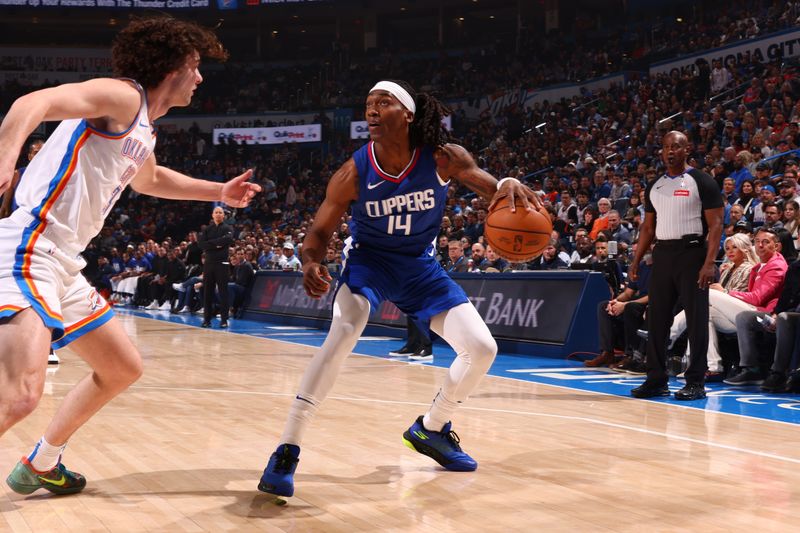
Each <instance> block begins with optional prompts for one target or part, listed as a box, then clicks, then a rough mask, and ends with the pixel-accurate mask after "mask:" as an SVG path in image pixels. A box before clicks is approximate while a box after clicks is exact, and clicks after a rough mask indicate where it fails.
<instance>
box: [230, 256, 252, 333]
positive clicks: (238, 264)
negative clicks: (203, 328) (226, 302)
mask: <svg viewBox="0 0 800 533" xmlns="http://www.w3.org/2000/svg"><path fill="white" fill-rule="evenodd" d="M233 260H234V267H233V281H232V282H231V283H228V289H230V291H231V293H233V298H232V300H233V302H232V303H233V306H232V307H233V316H234V317H236V318H238V317H239V314H240V312H241V307H242V304H243V303H244V298H245V296H246V295H247V288H248V287H250V284H251V283H252V281H253V278H254V277H255V276H256V272H255V269H254V268H253V265H252V264H250V262H249V261H248V260H247V259H246V257H245V253H244V250H237V251H236V255H235V256H234V257H233Z"/></svg>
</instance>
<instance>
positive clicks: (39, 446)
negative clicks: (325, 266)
mask: <svg viewBox="0 0 800 533" xmlns="http://www.w3.org/2000/svg"><path fill="white" fill-rule="evenodd" d="M66 447H67V445H66V443H64V445H63V446H53V445H52V444H50V443H49V442H47V440H45V438H44V437H42V438H41V439H39V442H37V443H36V446H35V447H34V448H33V451H32V452H31V454H30V455H29V456H28V461H29V462H30V463H31V466H32V467H33V469H34V470H36V471H37V472H48V471H50V470H52V469H53V467H54V466H56V465H57V464H58V462H59V461H60V460H61V454H62V453H64V448H66Z"/></svg>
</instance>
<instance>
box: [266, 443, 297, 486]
mask: <svg viewBox="0 0 800 533" xmlns="http://www.w3.org/2000/svg"><path fill="white" fill-rule="evenodd" d="M299 457H300V446H295V445H294V444H279V445H278V448H277V449H276V450H275V453H273V454H272V455H271V456H270V457H269V463H267V468H265V469H264V474H262V476H261V481H259V482H258V490H260V491H261V492H267V493H269V494H275V495H276V496H287V497H288V496H292V495H293V494H294V471H295V470H296V469H297V462H298V461H299V460H300V459H299Z"/></svg>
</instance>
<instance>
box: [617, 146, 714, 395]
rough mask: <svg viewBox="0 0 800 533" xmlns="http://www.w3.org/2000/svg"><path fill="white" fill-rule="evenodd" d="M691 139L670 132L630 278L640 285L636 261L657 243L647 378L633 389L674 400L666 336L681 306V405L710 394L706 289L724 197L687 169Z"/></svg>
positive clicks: (650, 191)
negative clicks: (684, 358)
mask: <svg viewBox="0 0 800 533" xmlns="http://www.w3.org/2000/svg"><path fill="white" fill-rule="evenodd" d="M688 144H689V143H688V140H687V138H686V136H685V135H684V134H683V133H680V132H678V131H671V132H669V133H668V134H666V135H665V136H664V150H663V154H662V159H663V161H664V164H665V165H666V167H667V173H666V174H664V175H663V176H662V177H661V178H659V179H657V180H655V181H653V182H651V183H650V184H648V186H647V190H646V193H645V219H644V222H643V223H642V226H641V230H640V234H639V244H638V247H637V248H636V257H634V259H633V261H632V264H631V266H630V269H629V271H628V277H629V279H630V280H631V281H636V279H637V277H638V267H639V263H640V262H641V261H642V258H643V257H644V254H645V253H646V252H647V251H648V250H649V248H650V244H651V243H652V242H653V238H654V237H655V238H656V246H655V249H654V250H653V271H652V274H651V276H652V277H651V279H650V292H649V303H650V307H649V310H648V313H647V318H648V329H649V331H650V334H649V336H648V341H647V379H646V380H645V382H644V383H643V384H642V385H641V386H639V387H637V388H635V389H633V390H632V391H631V395H633V396H635V397H636V398H651V397H653V396H669V388H668V387H667V382H668V381H669V376H668V375H667V356H666V351H667V338H668V337H669V328H670V325H671V324H672V318H673V316H674V311H675V304H676V303H678V302H679V301H680V303H681V304H682V305H683V309H684V310H685V311H686V319H687V323H688V329H689V344H690V346H691V359H690V361H689V367H688V368H687V369H686V373H685V376H686V386H685V387H683V388H682V389H681V390H679V391H678V392H676V393H675V399H677V400H699V399H702V398H705V397H706V393H705V387H704V384H705V374H706V371H707V370H708V364H707V361H706V355H707V354H706V352H707V350H708V286H709V285H710V284H711V283H712V282H713V281H714V278H715V274H716V268H715V266H714V259H715V258H716V256H717V250H718V248H719V242H720V237H721V235H722V215H723V211H724V207H723V202H722V193H721V192H720V190H719V187H718V186H717V184H716V182H715V181H714V178H712V177H711V176H709V175H708V174H706V173H705V172H702V171H700V170H697V169H694V168H691V167H688V166H687V165H686V149H687V145H688Z"/></svg>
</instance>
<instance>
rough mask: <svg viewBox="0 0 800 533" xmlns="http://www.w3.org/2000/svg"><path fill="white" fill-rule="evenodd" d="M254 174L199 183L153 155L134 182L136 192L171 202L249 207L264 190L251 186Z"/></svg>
mask: <svg viewBox="0 0 800 533" xmlns="http://www.w3.org/2000/svg"><path fill="white" fill-rule="evenodd" d="M252 177H253V170H252V169H250V170H247V171H245V172H244V173H242V174H240V175H238V176H236V177H235V178H233V179H232V180H230V181H228V182H226V183H217V182H214V181H207V180H200V179H197V178H192V177H190V176H187V175H186V174H181V173H180V172H177V171H175V170H172V169H169V168H166V167H162V166H160V165H157V164H156V158H155V156H153V155H152V154H151V155H150V157H148V158H147V161H145V164H144V166H142V169H141V170H140V171H139V173H138V174H137V175H136V177H135V178H134V179H133V182H132V183H131V187H133V189H134V190H135V191H137V192H140V193H142V194H147V195H150V196H157V197H158V198H167V199H169V200H201V201H203V200H205V201H209V202H225V203H226V204H227V205H229V206H231V207H246V206H247V204H249V203H250V200H252V198H253V196H255V195H256V193H258V192H260V191H261V186H260V185H258V184H256V183H250V182H249V181H248V180H250V178H252Z"/></svg>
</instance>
